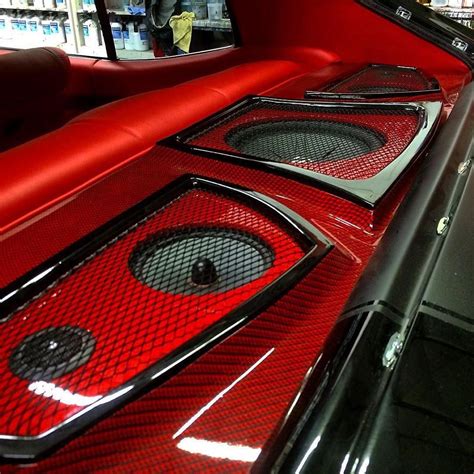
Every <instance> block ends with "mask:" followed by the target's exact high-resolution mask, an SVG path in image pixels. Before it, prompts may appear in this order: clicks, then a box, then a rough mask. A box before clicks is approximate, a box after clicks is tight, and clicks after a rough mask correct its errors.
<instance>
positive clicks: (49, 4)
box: [44, 0, 56, 9]
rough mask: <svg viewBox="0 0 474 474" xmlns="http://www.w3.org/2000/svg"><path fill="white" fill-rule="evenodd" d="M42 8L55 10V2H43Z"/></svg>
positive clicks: (52, 0)
mask: <svg viewBox="0 0 474 474" xmlns="http://www.w3.org/2000/svg"><path fill="white" fill-rule="evenodd" d="M44 8H48V9H53V8H56V2H55V0H44Z"/></svg>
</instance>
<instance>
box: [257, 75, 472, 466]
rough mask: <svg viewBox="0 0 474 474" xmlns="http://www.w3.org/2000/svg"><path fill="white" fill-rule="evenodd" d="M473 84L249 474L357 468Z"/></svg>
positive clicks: (432, 234) (419, 285) (433, 232)
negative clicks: (254, 473) (387, 359)
mask: <svg viewBox="0 0 474 474" xmlns="http://www.w3.org/2000/svg"><path fill="white" fill-rule="evenodd" d="M473 91H474V84H471V85H470V86H468V87H467V88H466V90H464V91H463V93H462V95H461V97H460V99H459V101H458V103H457V105H456V106H455V108H454V109H453V112H452V114H451V116H450V118H449V120H448V121H447V123H446V124H445V125H444V127H443V129H442V131H441V133H440V135H439V136H438V137H437V139H436V140H435V142H434V144H433V147H432V149H431V150H430V153H429V159H428V160H426V161H425V162H424V163H423V165H422V167H421V169H420V171H419V173H418V177H417V180H416V181H415V183H414V185H413V186H412V189H411V191H410V192H409V194H408V195H407V197H406V198H405V200H404V202H403V203H402V205H401V206H400V208H399V209H398V211H397V213H396V215H395V217H394V219H393V221H392V222H391V224H390V226H389V228H388V229H387V231H386V233H385V235H384V237H383V238H382V240H381V242H380V244H379V246H378V248H377V251H376V252H375V254H374V256H373V257H372V259H371V260H370V262H369V264H368V266H367V268H366V270H365V272H364V274H363V276H362V278H361V279H360V280H359V282H358V284H357V286H356V288H355V290H354V292H353V293H352V295H351V297H350V299H349V301H348V303H347V308H348V309H347V310H346V311H345V312H344V313H343V316H342V317H341V319H340V321H339V322H338V323H337V325H336V327H335V328H334V330H333V331H332V333H331V335H330V336H329V338H328V340H327V342H326V344H325V346H324V348H323V350H322V353H321V355H320V356H319V358H318V359H317V360H316V361H315V363H314V365H313V367H312V371H311V373H310V374H309V375H308V377H307V379H306V380H305V382H304V384H303V385H302V387H301V390H300V392H299V393H298V395H297V396H296V397H295V400H294V402H293V404H292V405H291V410H290V411H288V412H287V413H286V414H285V416H284V418H283V419H282V420H281V423H280V426H279V428H278V429H277V430H276V431H275V433H274V434H273V436H272V438H271V440H270V442H269V443H268V444H267V445H266V446H265V448H264V450H263V453H262V456H261V458H260V459H259V461H258V463H257V465H256V467H255V471H257V472H269V471H270V470H273V471H274V472H277V471H281V472H299V473H300V472H315V471H318V472H345V473H347V472H361V471H360V470H361V469H362V468H363V467H364V464H363V463H364V462H366V453H367V452H368V449H369V448H370V446H371V437H370V433H371V430H372V427H373V426H374V424H375V423H376V421H377V417H378V414H379V411H378V410H379V407H380V404H381V403H382V402H383V398H384V393H385V391H386V388H387V386H388V384H389V383H390V380H391V377H392V373H393V372H392V371H393V366H395V367H396V363H397V360H398V355H397V352H398V351H397V350H395V351H393V353H392V354H393V364H391V365H387V364H385V363H384V361H385V360H386V358H387V356H388V355H389V354H390V349H394V348H396V346H395V342H397V341H398V343H399V344H400V346H401V347H403V345H404V343H405V341H406V340H408V337H409V333H410V330H411V328H412V325H413V321H414V318H415V316H416V314H417V312H418V309H419V307H420V305H421V304H422V301H423V300H424V299H425V298H424V294H423V293H424V291H425V288H426V287H427V284H428V281H429V280H430V278H431V276H432V272H433V269H434V268H435V265H436V262H437V259H438V257H439V254H440V250H441V249H442V247H443V244H444V240H445V235H439V234H438V232H437V224H438V222H439V220H440V219H441V218H442V217H443V216H445V215H454V213H455V212H456V209H457V207H458V204H459V200H460V199H461V196H462V195H463V190H464V188H465V185H466V181H467V176H466V174H461V173H459V165H460V164H461V163H462V162H463V161H465V160H466V159H468V158H469V157H470V155H471V153H472V123H473V117H472V97H473ZM469 202H470V201H469V200H468V201H467V203H468V204H467V205H468V206H469ZM448 235H449V231H448ZM446 297H447V299H448V300H449V295H446ZM446 304H447V305H448V306H449V301H448V302H447V303H446ZM422 307H423V306H422ZM424 307H426V305H424ZM366 467H367V466H365V468H366ZM362 470H363V469H362Z"/></svg>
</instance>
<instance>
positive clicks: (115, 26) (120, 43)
mask: <svg viewBox="0 0 474 474" xmlns="http://www.w3.org/2000/svg"><path fill="white" fill-rule="evenodd" d="M110 28H111V29H112V38H113V39H114V45H115V49H123V48H125V44H124V40H123V33H122V25H121V23H119V22H118V21H113V22H112V23H110Z"/></svg>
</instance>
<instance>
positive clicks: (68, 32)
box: [64, 18, 74, 46]
mask: <svg viewBox="0 0 474 474" xmlns="http://www.w3.org/2000/svg"><path fill="white" fill-rule="evenodd" d="M64 35H65V36H66V43H67V44H68V45H70V46H72V45H73V44H74V35H73V33H72V27H71V20H69V18H68V19H67V20H66V21H65V22H64Z"/></svg>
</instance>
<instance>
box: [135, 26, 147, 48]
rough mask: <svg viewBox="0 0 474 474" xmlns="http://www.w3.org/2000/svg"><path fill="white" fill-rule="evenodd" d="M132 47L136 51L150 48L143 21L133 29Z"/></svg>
mask: <svg viewBox="0 0 474 474" xmlns="http://www.w3.org/2000/svg"><path fill="white" fill-rule="evenodd" d="M133 49H135V50H136V51H148V50H149V49H150V39H149V38H148V28H147V27H146V25H145V23H141V24H140V25H138V27H137V31H136V32H135V31H134V35H133Z"/></svg>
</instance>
